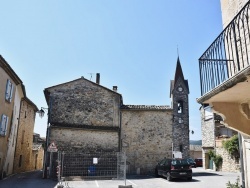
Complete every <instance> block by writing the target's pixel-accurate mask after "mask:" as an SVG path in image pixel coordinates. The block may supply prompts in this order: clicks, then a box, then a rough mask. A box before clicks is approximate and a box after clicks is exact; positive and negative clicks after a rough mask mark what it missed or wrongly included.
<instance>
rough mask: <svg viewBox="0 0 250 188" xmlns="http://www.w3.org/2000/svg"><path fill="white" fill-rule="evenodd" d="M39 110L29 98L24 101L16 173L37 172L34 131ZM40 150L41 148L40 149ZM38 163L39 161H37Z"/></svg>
mask: <svg viewBox="0 0 250 188" xmlns="http://www.w3.org/2000/svg"><path fill="white" fill-rule="evenodd" d="M37 111H38V108H37V107H36V105H35V104H34V103H33V102H32V101H30V100H29V99H28V98H27V97H25V98H23V99H22V102H21V111H20V116H19V126H18V134H17V138H16V140H17V144H16V152H15V158H14V173H19V172H25V171H31V170H35V168H34V166H36V164H34V162H33V161H34V160H35V159H33V157H34V156H33V151H34V152H35V151H36V150H37V151H38V147H35V148H36V150H33V149H34V148H33V130H34V123H35V116H36V112H37ZM39 149H40V148H39ZM36 161H37V160H36Z"/></svg>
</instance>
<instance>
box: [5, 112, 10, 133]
mask: <svg viewBox="0 0 250 188" xmlns="http://www.w3.org/2000/svg"><path fill="white" fill-rule="evenodd" d="M8 120H9V118H8V116H5V128H4V135H6V134H7V127H8Z"/></svg>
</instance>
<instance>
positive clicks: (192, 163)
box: [187, 158, 196, 168]
mask: <svg viewBox="0 0 250 188" xmlns="http://www.w3.org/2000/svg"><path fill="white" fill-rule="evenodd" d="M187 161H188V163H189V164H190V165H191V167H193V168H196V162H195V161H194V160H193V159H192V158H188V159H187Z"/></svg>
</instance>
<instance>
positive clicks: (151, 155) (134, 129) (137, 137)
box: [121, 109, 172, 174]
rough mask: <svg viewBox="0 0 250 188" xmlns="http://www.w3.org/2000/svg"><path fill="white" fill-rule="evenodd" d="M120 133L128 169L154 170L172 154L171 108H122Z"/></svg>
mask: <svg viewBox="0 0 250 188" xmlns="http://www.w3.org/2000/svg"><path fill="white" fill-rule="evenodd" d="M121 134H122V136H121V137H122V151H125V152H126V155H127V165H128V173H130V174H149V173H154V169H155V166H156V164H157V163H158V162H159V161H161V160H162V159H163V158H164V157H167V158H170V157H171V155H172V109H170V110H122V133H121Z"/></svg>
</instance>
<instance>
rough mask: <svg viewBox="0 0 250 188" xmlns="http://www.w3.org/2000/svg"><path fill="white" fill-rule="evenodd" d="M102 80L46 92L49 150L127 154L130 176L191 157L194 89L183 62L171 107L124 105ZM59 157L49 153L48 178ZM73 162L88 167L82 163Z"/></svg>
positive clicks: (172, 91) (79, 81)
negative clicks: (164, 161)
mask: <svg viewBox="0 0 250 188" xmlns="http://www.w3.org/2000/svg"><path fill="white" fill-rule="evenodd" d="M99 82H100V75H99V74H97V80H96V83H94V82H91V81H89V80H86V79H85V78H83V77H82V78H80V79H77V80H73V81H71V82H67V83H63V84H60V85H56V86H52V87H49V88H46V89H45V90H44V94H45V98H46V101H47V104H48V125H49V127H48V130H47V144H46V145H47V148H49V146H51V144H53V145H56V147H57V149H58V151H59V152H64V153H65V154H67V153H82V154H81V155H83V153H85V154H86V153H97V152H120V151H123V152H125V153H126V156H127V157H128V158H127V165H128V173H131V174H136V173H137V174H149V173H154V168H155V165H156V164H157V163H158V162H159V161H160V160H161V159H162V158H164V157H171V158H172V154H173V152H174V151H176V152H177V151H178V152H181V153H182V155H183V157H184V158H185V157H189V110H188V108H189V106H188V94H189V89H188V82H187V80H185V79H184V76H183V73H182V68H181V64H180V61H179V58H178V60H177V66H176V73H175V79H174V80H172V81H171V88H170V97H171V99H172V104H171V106H167V105H165V106H155V105H124V104H123V99H122V95H121V94H119V93H117V87H116V86H114V87H113V90H110V89H108V88H105V87H103V86H101V85H100V84H99ZM55 155H56V154H54V153H53V152H46V161H45V165H44V173H45V176H47V173H48V172H47V169H48V167H49V169H50V170H49V174H50V176H53V175H54V174H55V167H56V164H55V163H54V162H53V161H56V159H54V156H55ZM65 156H66V155H65ZM99 158H102V157H99ZM72 161H73V160H72ZM74 161H77V164H78V166H82V168H84V162H83V161H84V160H83V159H82V160H81V159H76V158H75V159H74ZM85 161H86V159H85ZM67 165H68V166H70V165H76V164H75V163H74V164H73V162H72V163H71V164H67ZM67 168H68V169H69V168H70V167H67ZM96 168H97V167H96ZM64 172H65V171H64ZM86 172H87V171H86ZM70 173H71V172H69V174H70ZM71 174H75V175H76V173H71ZM77 174H79V175H81V174H82V171H79V172H77Z"/></svg>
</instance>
